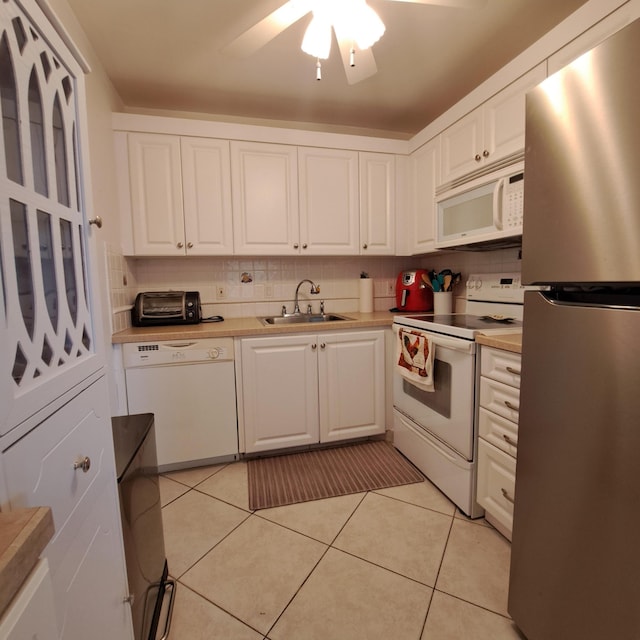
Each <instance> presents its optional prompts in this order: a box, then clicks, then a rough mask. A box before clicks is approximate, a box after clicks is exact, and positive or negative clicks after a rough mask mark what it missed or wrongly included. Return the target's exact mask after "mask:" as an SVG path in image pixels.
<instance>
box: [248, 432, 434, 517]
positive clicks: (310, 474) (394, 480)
mask: <svg viewBox="0 0 640 640" xmlns="http://www.w3.org/2000/svg"><path fill="white" fill-rule="evenodd" d="M248 472H249V508H250V509H251V510H255V509H267V508H269V507H279V506H282V505H285V504H293V503H295V502H306V501H308V500H319V499H321V498H331V497H334V496H343V495H347V494H349V493H359V492H360V491H370V490H373V489H383V488H385V487H395V486H398V485H401V484H411V483H413V482H422V481H423V480H424V477H423V476H422V474H421V473H420V472H419V471H418V470H417V469H416V468H415V467H413V465H411V463H409V462H408V461H407V460H406V459H405V458H403V457H402V455H401V454H400V453H398V451H396V450H395V449H394V448H393V446H392V445H391V444H389V443H388V442H384V441H382V440H378V441H371V442H365V443H363V444H355V445H347V446H340V447H333V448H331V449H317V450H313V451H303V452H301V453H290V454H286V455H277V456H271V457H267V458H254V459H250V460H249V461H248Z"/></svg>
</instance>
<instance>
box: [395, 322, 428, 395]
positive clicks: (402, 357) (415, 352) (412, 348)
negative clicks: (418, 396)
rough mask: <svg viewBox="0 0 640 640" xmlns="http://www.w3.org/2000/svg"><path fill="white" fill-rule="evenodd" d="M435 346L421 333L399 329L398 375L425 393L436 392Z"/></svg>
mask: <svg viewBox="0 0 640 640" xmlns="http://www.w3.org/2000/svg"><path fill="white" fill-rule="evenodd" d="M434 348H435V345H434V344H433V343H432V342H431V340H429V338H428V337H427V336H426V335H425V334H424V333H422V332H420V331H411V330H410V329H398V348H397V353H398V362H397V364H396V368H397V371H398V373H399V374H400V375H401V376H402V377H403V378H405V379H406V380H407V381H409V382H410V383H411V384H413V385H415V386H416V387H418V388H419V389H422V390H424V391H435V387H434V382H433V355H434Z"/></svg>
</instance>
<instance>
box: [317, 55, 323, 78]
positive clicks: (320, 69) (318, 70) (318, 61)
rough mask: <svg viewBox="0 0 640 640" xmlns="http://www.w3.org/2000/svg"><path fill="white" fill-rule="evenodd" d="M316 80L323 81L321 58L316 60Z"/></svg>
mask: <svg viewBox="0 0 640 640" xmlns="http://www.w3.org/2000/svg"><path fill="white" fill-rule="evenodd" d="M316 80H322V64H320V58H318V59H317V60H316Z"/></svg>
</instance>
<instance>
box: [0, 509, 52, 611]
mask: <svg viewBox="0 0 640 640" xmlns="http://www.w3.org/2000/svg"><path fill="white" fill-rule="evenodd" d="M53 532H54V527H53V515H52V514H51V509H49V508H48V507H35V508H31V509H17V510H15V511H8V512H3V513H0V615H2V613H3V612H4V610H5V609H6V608H7V606H8V605H9V603H10V602H11V600H12V599H13V597H14V596H15V594H16V593H17V592H18V590H19V589H20V586H21V585H22V583H23V582H24V581H25V579H26V578H27V577H28V576H29V574H30V573H31V570H32V569H33V568H34V567H35V565H36V563H37V561H38V558H39V557H40V554H41V553H42V551H43V549H44V548H45V547H46V546H47V544H48V543H49V540H51V538H52V537H53Z"/></svg>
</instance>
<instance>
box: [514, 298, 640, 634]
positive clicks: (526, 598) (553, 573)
mask: <svg viewBox="0 0 640 640" xmlns="http://www.w3.org/2000/svg"><path fill="white" fill-rule="evenodd" d="M639 381H640V311H639V310H632V309H611V308H599V307H580V306H575V305H562V304H558V303H553V302H549V301H548V300H547V299H546V298H545V296H544V294H542V293H538V292H528V293H526V294H525V331H524V337H523V361H522V386H521V395H520V423H519V432H518V460H517V468H516V492H515V510H514V528H513V543H512V557H511V576H510V588H509V613H510V614H511V616H512V617H513V619H514V620H515V622H516V624H517V625H518V626H519V627H520V628H521V630H522V631H523V632H524V634H525V635H526V637H527V638H528V640H602V639H603V638H629V639H631V638H640V607H639V606H638V603H639V602H640V545H639V543H638V531H639V530H640V465H639V462H638V457H639V453H640V387H639Z"/></svg>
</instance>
